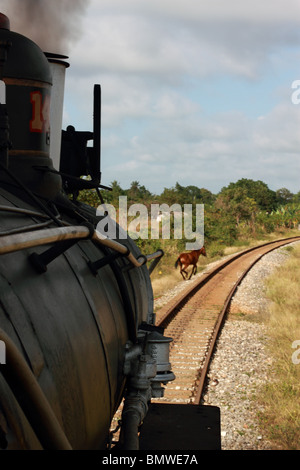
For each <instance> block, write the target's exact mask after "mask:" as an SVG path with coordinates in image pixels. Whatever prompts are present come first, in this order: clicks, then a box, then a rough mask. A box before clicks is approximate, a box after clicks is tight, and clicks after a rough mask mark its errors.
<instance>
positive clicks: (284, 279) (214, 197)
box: [79, 179, 300, 450]
mask: <svg viewBox="0 0 300 470" xmlns="http://www.w3.org/2000/svg"><path fill="white" fill-rule="evenodd" d="M111 189H112V190H111V191H105V192H103V193H102V197H103V199H104V202H106V203H108V204H112V205H113V206H114V207H116V208H118V204H119V196H127V203H128V207H129V206H130V205H132V204H137V203H141V204H143V205H146V206H147V207H148V208H149V209H150V207H151V204H168V205H169V206H172V204H180V206H181V207H182V209H183V208H184V204H193V205H196V204H204V237H205V238H204V242H205V248H206V252H207V255H208V256H207V258H204V257H202V256H201V257H200V258H199V261H198V271H200V270H201V269H203V268H204V267H205V265H206V264H207V263H211V262H212V261H216V260H218V259H219V258H221V257H222V256H225V255H229V254H232V253H234V252H237V251H240V250H243V249H245V248H247V247H249V246H252V245H257V244H260V243H264V242H266V241H271V240H274V239H277V238H285V237H291V236H296V235H299V233H300V231H299V226H300V191H299V192H298V193H297V194H293V193H291V192H290V191H289V190H288V189H286V188H281V189H279V190H277V191H272V190H270V189H269V188H268V186H267V185H266V184H265V183H263V182H262V181H253V180H249V179H241V180H239V181H237V182H236V183H230V184H229V185H228V186H227V187H224V188H222V190H221V191H220V192H219V193H218V194H212V193H211V192H210V191H208V190H207V189H204V188H198V187H196V186H187V187H183V186H181V185H180V184H179V183H177V184H176V185H175V187H173V188H165V189H164V191H163V192H162V193H161V194H160V195H155V194H152V193H151V192H150V191H148V190H147V189H146V188H145V187H144V186H141V185H140V184H139V182H137V181H134V182H132V184H131V186H130V188H129V189H123V188H121V186H120V184H119V183H118V182H117V181H114V182H112V184H111ZM79 200H81V201H82V202H85V203H87V204H89V205H92V206H94V207H97V206H98V205H99V204H100V201H99V198H98V196H97V193H96V192H95V191H92V190H89V191H81V193H80V197H79ZM117 221H118V219H117ZM171 221H172V219H171ZM173 228H174V227H172V224H171V234H170V235H171V236H170V239H162V238H160V239H158V240H153V239H151V237H150V235H149V237H148V238H146V239H142V238H139V239H137V240H136V243H137V245H138V246H139V247H140V249H141V251H142V253H145V254H147V253H152V252H154V251H156V250H157V249H159V248H161V249H162V250H163V251H164V253H165V254H164V257H163V258H162V260H161V261H160V263H159V265H158V266H157V267H156V269H155V270H154V271H153V274H152V275H151V278H152V284H153V290H154V297H155V298H157V297H159V296H160V295H161V294H162V293H163V292H164V291H165V290H166V289H170V288H172V287H173V286H175V285H176V284H177V283H178V282H179V281H181V280H182V278H181V276H180V273H179V270H175V268H174V263H175V261H176V258H177V257H178V255H179V253H180V252H182V251H185V243H186V241H190V240H185V239H184V238H183V239H180V240H179V239H174V237H173V232H172V229H173ZM286 249H287V250H291V254H292V256H291V258H290V260H289V261H288V262H287V263H286V264H285V265H284V266H282V267H280V268H279V269H278V270H276V272H275V274H274V275H272V277H271V278H270V279H269V280H268V281H267V285H266V289H267V296H268V297H269V299H270V300H271V301H272V306H271V308H270V311H269V312H268V313H266V314H265V317H264V318H263V319H262V320H263V322H264V323H265V324H266V325H267V326H268V331H269V336H270V344H269V347H270V355H271V357H272V358H273V360H274V362H273V370H272V376H271V377H270V380H269V381H267V383H266V384H265V387H264V389H263V391H262V393H261V394H260V396H258V397H257V399H258V400H259V401H260V402H261V403H262V404H263V406H264V409H265V411H264V413H263V414H261V416H260V420H261V425H262V427H263V428H264V429H265V432H266V434H267V437H268V438H269V440H270V441H271V442H272V445H274V448H278V449H289V450H294V449H298V450H299V449H300V388H299V387H300V386H299V384H300V248H297V249H294V248H292V247H287V248H286ZM253 320H254V319H253ZM295 342H296V343H295ZM292 345H294V346H295V345H296V346H295V349H293V348H292ZM298 360H299V363H297V361H298ZM295 362H296V363H295Z"/></svg>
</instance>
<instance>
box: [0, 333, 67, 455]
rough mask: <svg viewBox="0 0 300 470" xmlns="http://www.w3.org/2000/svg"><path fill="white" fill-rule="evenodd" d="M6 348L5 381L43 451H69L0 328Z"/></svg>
mask: <svg viewBox="0 0 300 470" xmlns="http://www.w3.org/2000/svg"><path fill="white" fill-rule="evenodd" d="M0 340H2V341H4V344H5V347H6V364H3V365H1V367H0V371H1V372H2V374H3V376H4V378H5V380H6V382H7V383H8V385H9V386H10V388H11V390H12V392H13V394H14V396H15V397H16V399H17V401H18V402H19V404H20V406H21V408H22V410H23V412H24V413H25V415H26V417H27V419H28V421H29V423H30V424H31V426H32V428H33V430H34V432H35V433H36V436H37V437H38V439H39V441H40V443H41V445H42V446H43V448H44V449H52V450H72V447H71V445H70V443H69V441H68V439H67V437H66V435H65V433H64V432H63V430H62V428H61V426H60V424H59V422H58V420H57V418H56V416H55V414H54V412H53V410H52V408H51V406H50V404H49V402H48V400H47V398H46V397H45V395H44V392H43V391H42V389H41V387H40V385H39V384H38V382H37V380H36V378H35V376H34V374H33V372H32V371H31V369H30V368H29V366H28V364H27V362H26V361H25V359H24V357H23V356H22V354H21V353H20V352H19V350H18V348H17V347H16V345H15V343H14V342H13V341H12V339H11V338H10V337H9V336H8V335H7V333H5V331H3V330H2V329H1V328H0Z"/></svg>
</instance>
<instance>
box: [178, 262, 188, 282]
mask: <svg viewBox="0 0 300 470" xmlns="http://www.w3.org/2000/svg"><path fill="white" fill-rule="evenodd" d="M186 268H187V265H186V264H184V265H182V266H181V269H180V273H181V275H182V277H183V280H184V281H185V280H186V279H187V277H188V273H187V271H186ZM183 273H184V274H185V277H184V275H183Z"/></svg>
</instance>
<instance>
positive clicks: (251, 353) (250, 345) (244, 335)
mask: <svg viewBox="0 0 300 470" xmlns="http://www.w3.org/2000/svg"><path fill="white" fill-rule="evenodd" d="M296 243H299V242H296ZM291 245H292V244H291ZM288 257H289V251H288V250H286V249H285V248H279V249H277V250H275V251H273V252H271V253H269V254H267V255H265V256H264V257H263V258H262V259H261V260H260V261H258V262H257V263H256V265H255V266H254V267H253V268H252V269H251V270H250V272H249V273H248V274H247V276H246V277H245V278H244V280H243V281H242V283H241V285H240V286H239V287H238V289H237V291H236V293H235V296H234V299H233V301H232V303H231V312H232V313H243V314H245V313H246V314H248V315H246V316H245V317H243V318H241V319H236V318H237V315H230V316H229V320H228V321H226V323H225V325H224V327H223V329H222V332H221V334H220V336H219V339H218V342H217V346H216V349H215V353H214V356H213V359H212V362H211V366H210V370H209V374H208V383H207V387H206V391H205V393H204V396H203V404H204V405H213V406H218V407H220V410H221V442H222V449H223V450H269V449H272V446H271V444H270V443H269V442H268V441H267V439H266V438H265V436H264V435H263V433H262V431H261V430H260V428H259V421H258V413H260V412H263V409H261V408H260V407H259V406H258V404H257V402H256V400H255V396H256V394H257V392H258V391H259V388H260V387H261V386H262V385H264V384H265V383H266V381H268V380H270V376H271V372H270V368H271V365H272V358H271V357H269V356H268V353H267V348H266V345H267V342H268V331H267V328H266V326H265V325H264V324H263V323H261V322H260V321H258V320H257V319H259V314H261V313H262V312H263V311H265V310H266V309H267V308H268V300H267V299H266V296H265V294H264V282H265V280H266V278H267V277H268V276H270V275H271V274H272V273H273V271H274V269H275V268H276V267H278V266H280V265H281V264H282V263H284V262H285V261H286V260H287V259H288ZM207 269H209V266H208V267H207ZM207 269H206V270H207ZM206 270H205V271H206ZM202 273H203V272H202ZM199 275H201V274H199ZM183 284H184V282H183V283H179V285H178V290H176V288H175V289H172V290H171V291H170V292H168V293H166V295H165V296H164V297H163V298H161V299H159V305H157V306H158V308H159V306H161V305H162V304H163V303H165V302H167V301H168V299H169V298H170V297H172V296H173V295H176V294H178V292H179V291H180V290H181V289H183ZM251 316H252V317H253V320H252V318H251Z"/></svg>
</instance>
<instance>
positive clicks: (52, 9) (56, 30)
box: [0, 0, 89, 54]
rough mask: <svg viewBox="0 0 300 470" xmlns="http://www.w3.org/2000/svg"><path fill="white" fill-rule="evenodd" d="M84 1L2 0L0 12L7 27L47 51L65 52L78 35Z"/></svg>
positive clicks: (80, 31) (85, 7)
mask: <svg viewBox="0 0 300 470" xmlns="http://www.w3.org/2000/svg"><path fill="white" fill-rule="evenodd" d="M88 5H89V1H88V0H4V1H3V2H1V5H0V8H1V13H4V14H5V15H6V16H8V17H9V19H10V29H11V31H15V32H17V33H20V34H23V35H24V36H27V37H28V38H30V39H31V40H32V41H34V42H36V43H37V44H38V45H39V46H40V48H41V49H42V50H44V51H47V52H53V53H59V54H68V51H69V49H70V46H71V45H72V44H73V43H74V42H76V40H78V39H79V37H80V36H81V34H82V28H81V26H82V19H83V17H84V14H85V11H86V9H87V7H88Z"/></svg>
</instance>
